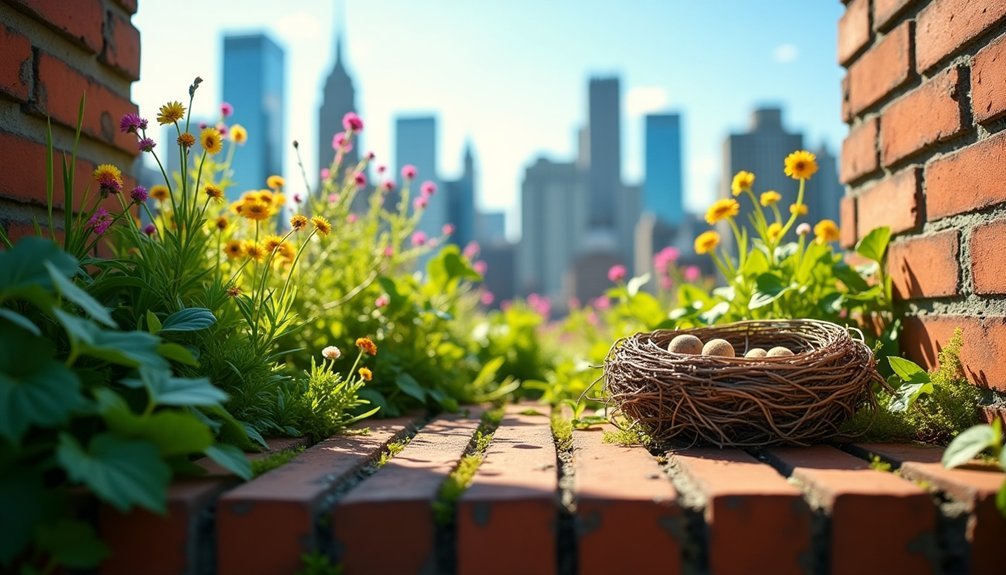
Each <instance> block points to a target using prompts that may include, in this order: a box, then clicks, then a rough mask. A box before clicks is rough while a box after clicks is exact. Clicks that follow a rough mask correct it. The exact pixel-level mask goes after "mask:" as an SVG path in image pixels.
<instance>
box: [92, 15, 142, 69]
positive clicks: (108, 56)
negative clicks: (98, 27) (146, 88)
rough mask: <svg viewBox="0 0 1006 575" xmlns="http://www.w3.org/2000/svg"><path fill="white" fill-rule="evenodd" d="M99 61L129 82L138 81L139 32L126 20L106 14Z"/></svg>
mask: <svg viewBox="0 0 1006 575" xmlns="http://www.w3.org/2000/svg"><path fill="white" fill-rule="evenodd" d="M101 61H102V62H103V63H105V64H107V65H109V66H110V67H111V68H112V69H114V70H115V71H116V72H118V73H119V74H122V75H123V76H125V77H126V78H129V79H130V80H134V81H135V80H139V79H140V31H139V30H137V29H136V27H135V26H133V24H132V23H130V21H129V20H128V19H127V18H123V17H122V16H119V15H118V14H116V13H115V12H111V11H110V12H108V16H107V18H106V20H105V47H104V49H103V50H102V52H101Z"/></svg>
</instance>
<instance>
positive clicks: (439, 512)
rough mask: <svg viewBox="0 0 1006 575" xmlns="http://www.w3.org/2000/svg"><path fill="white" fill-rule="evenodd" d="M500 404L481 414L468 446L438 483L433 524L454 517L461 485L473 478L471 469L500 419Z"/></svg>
mask: <svg viewBox="0 0 1006 575" xmlns="http://www.w3.org/2000/svg"><path fill="white" fill-rule="evenodd" d="M503 413H504V411H503V408H502V407H498V408H496V409H492V410H490V411H486V412H485V413H483V414H482V422H481V423H480V424H479V428H478V429H477V430H475V435H474V436H473V437H472V441H471V443H470V444H469V446H468V450H467V453H466V454H465V455H464V456H463V457H462V458H461V461H459V462H458V465H457V467H455V468H454V469H453V470H452V471H451V473H450V475H448V476H447V479H445V480H444V482H443V483H442V484H441V485H440V490H439V491H438V492H437V499H436V500H435V501H434V502H433V518H434V521H436V523H437V525H441V526H443V525H448V524H450V523H451V521H453V520H454V509H455V507H456V506H457V503H458V499H461V495H462V494H464V492H465V489H468V486H469V485H471V483H472V481H473V480H474V479H475V473H476V472H477V471H478V470H479V466H480V465H482V460H483V459H485V456H486V452H487V451H489V445H490V444H491V443H492V439H493V434H494V433H495V431H496V428H497V427H499V423H500V421H502V420H503Z"/></svg>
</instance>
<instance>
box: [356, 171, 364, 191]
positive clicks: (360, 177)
mask: <svg viewBox="0 0 1006 575" xmlns="http://www.w3.org/2000/svg"><path fill="white" fill-rule="evenodd" d="M353 181H354V182H356V187H358V188H366V187H367V174H364V173H363V172H357V173H356V175H355V176H353Z"/></svg>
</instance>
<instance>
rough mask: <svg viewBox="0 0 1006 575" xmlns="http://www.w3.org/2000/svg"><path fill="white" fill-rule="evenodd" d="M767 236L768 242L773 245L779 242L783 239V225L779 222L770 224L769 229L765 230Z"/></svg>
mask: <svg viewBox="0 0 1006 575" xmlns="http://www.w3.org/2000/svg"><path fill="white" fill-rule="evenodd" d="M765 234H766V235H767V236H768V240H769V241H770V242H772V243H775V242H777V241H779V238H781V237H782V224H780V223H779V222H774V223H772V224H769V226H768V229H767V230H765Z"/></svg>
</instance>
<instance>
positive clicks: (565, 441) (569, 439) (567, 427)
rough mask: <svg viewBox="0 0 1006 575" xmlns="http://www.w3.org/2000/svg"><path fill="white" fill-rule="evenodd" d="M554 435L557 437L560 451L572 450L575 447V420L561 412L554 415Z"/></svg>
mask: <svg viewBox="0 0 1006 575" xmlns="http://www.w3.org/2000/svg"><path fill="white" fill-rule="evenodd" d="M551 423H552V437H553V438H554V439H555V447H556V449H558V450H559V451H570V450H572V449H573V422H572V421H570V420H568V419H566V418H565V417H563V416H562V415H561V414H559V413H555V414H553V415H552V421H551Z"/></svg>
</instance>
